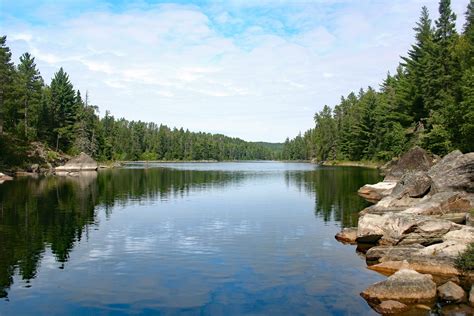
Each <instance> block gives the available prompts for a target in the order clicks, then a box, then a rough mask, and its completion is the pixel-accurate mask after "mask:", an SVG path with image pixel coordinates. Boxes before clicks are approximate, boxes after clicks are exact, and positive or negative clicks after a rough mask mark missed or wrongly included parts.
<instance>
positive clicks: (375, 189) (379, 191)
mask: <svg viewBox="0 0 474 316" xmlns="http://www.w3.org/2000/svg"><path fill="white" fill-rule="evenodd" d="M396 184H397V182H396V181H382V182H379V183H376V184H366V185H364V186H363V187H361V188H360V189H359V190H358V191H357V193H358V194H359V196H361V197H363V198H364V199H366V200H367V201H369V202H372V203H375V202H378V201H380V200H381V199H383V198H384V197H386V196H389V195H390V194H391V193H392V190H393V188H394V187H395V186H396Z"/></svg>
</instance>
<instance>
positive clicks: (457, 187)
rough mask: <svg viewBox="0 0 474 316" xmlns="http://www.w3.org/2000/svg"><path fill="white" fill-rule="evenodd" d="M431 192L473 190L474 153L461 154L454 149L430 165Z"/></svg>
mask: <svg viewBox="0 0 474 316" xmlns="http://www.w3.org/2000/svg"><path fill="white" fill-rule="evenodd" d="M428 175H429V176H430V177H431V180H432V187H431V192H432V193H437V192H444V191H466V192H471V193H473V192H474V153H468V154H462V153H461V152H460V151H459V150H455V151H453V152H451V153H449V154H448V155H446V156H445V157H444V158H443V159H441V161H440V162H439V163H437V164H436V165H434V166H433V167H431V169H430V170H429V171H428Z"/></svg>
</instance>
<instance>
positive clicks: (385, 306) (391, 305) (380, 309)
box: [374, 300, 409, 315]
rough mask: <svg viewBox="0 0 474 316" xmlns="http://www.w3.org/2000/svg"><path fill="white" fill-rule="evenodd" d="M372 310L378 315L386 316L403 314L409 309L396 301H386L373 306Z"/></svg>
mask: <svg viewBox="0 0 474 316" xmlns="http://www.w3.org/2000/svg"><path fill="white" fill-rule="evenodd" d="M374 309H375V311H376V312H377V313H379V314H383V315H388V314H398V313H402V312H405V311H407V310H408V309H409V307H408V306H407V305H405V304H403V303H400V302H398V301H393V300H388V301H383V302H382V303H380V304H379V305H377V306H374Z"/></svg>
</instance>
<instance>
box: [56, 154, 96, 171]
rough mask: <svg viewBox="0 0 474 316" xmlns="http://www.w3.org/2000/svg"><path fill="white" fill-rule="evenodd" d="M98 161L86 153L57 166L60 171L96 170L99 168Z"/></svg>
mask: <svg viewBox="0 0 474 316" xmlns="http://www.w3.org/2000/svg"><path fill="white" fill-rule="evenodd" d="M97 168H98V165H97V162H96V161H95V160H94V159H92V158H91V157H89V156H88V155H87V154H85V153H80V154H79V156H77V157H74V158H72V159H71V160H69V161H68V162H67V163H66V164H65V165H64V166H60V167H56V169H55V171H56V172H58V173H70V172H78V171H95V170H97Z"/></svg>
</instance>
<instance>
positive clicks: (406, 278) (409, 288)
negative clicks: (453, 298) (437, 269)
mask: <svg viewBox="0 0 474 316" xmlns="http://www.w3.org/2000/svg"><path fill="white" fill-rule="evenodd" d="M361 296H362V297H363V298H364V299H365V300H366V301H367V302H368V303H369V304H371V305H372V306H373V305H379V304H380V303H381V302H383V301H388V300H394V301H398V302H401V303H403V304H432V303H434V301H435V299H436V284H435V283H434V282H433V279H432V276H431V275H429V274H421V273H418V272H416V271H414V270H409V269H401V270H400V271H397V272H396V273H394V274H393V275H391V276H390V277H389V278H388V279H387V280H385V281H382V282H378V283H375V284H373V285H371V286H369V287H368V288H367V289H366V290H365V291H363V292H362V293H361Z"/></svg>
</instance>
